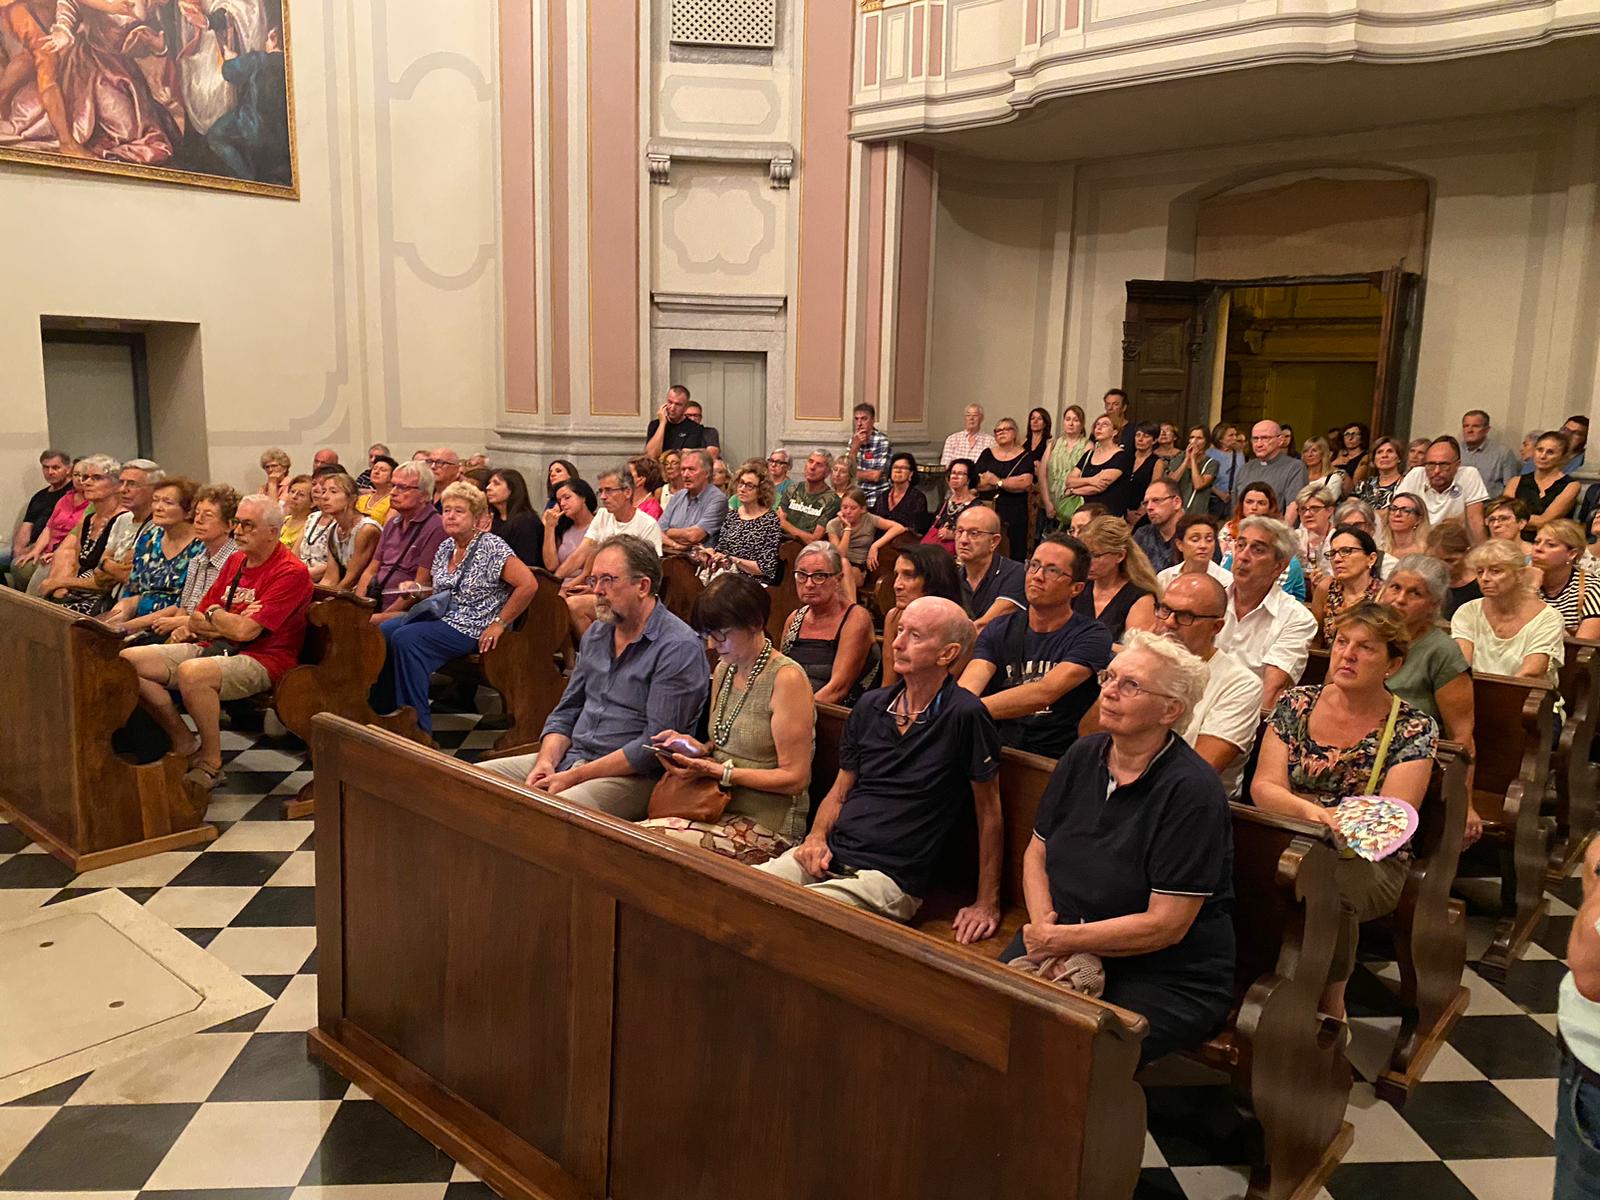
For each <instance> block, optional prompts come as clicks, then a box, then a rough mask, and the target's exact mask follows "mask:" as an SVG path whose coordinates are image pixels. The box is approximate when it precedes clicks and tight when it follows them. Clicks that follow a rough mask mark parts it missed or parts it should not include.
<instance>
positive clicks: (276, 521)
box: [234, 495, 283, 529]
mask: <svg viewBox="0 0 1600 1200" xmlns="http://www.w3.org/2000/svg"><path fill="white" fill-rule="evenodd" d="M246 504H249V505H251V506H252V507H254V508H255V510H256V518H257V520H259V521H260V522H261V524H262V525H264V526H266V527H267V528H268V529H282V528H283V505H281V504H279V503H278V502H277V501H276V500H274V499H272V498H271V497H270V496H261V495H255V496H246V497H245V498H244V499H243V500H241V501H239V506H238V508H236V509H235V510H234V511H235V512H236V513H239V512H243V511H244V506H245V505H246Z"/></svg>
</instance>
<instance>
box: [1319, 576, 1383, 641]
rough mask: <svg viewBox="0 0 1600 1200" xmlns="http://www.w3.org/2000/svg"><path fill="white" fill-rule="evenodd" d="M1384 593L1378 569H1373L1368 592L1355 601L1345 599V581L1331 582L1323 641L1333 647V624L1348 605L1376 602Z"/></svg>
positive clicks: (1323, 616) (1324, 610)
mask: <svg viewBox="0 0 1600 1200" xmlns="http://www.w3.org/2000/svg"><path fill="white" fill-rule="evenodd" d="M1382 593H1383V579H1382V577H1381V576H1380V575H1379V574H1378V569H1377V568H1376V567H1374V568H1373V569H1372V578H1371V579H1369V580H1368V581H1367V590H1366V591H1365V592H1364V593H1363V594H1362V595H1360V596H1358V597H1357V598H1356V599H1354V600H1349V601H1347V600H1346V599H1345V596H1344V580H1342V579H1334V580H1331V581H1330V582H1329V583H1328V600H1327V606H1326V607H1325V608H1324V609H1323V612H1322V640H1323V641H1325V642H1327V643H1328V645H1330V646H1331V645H1333V623H1334V622H1335V621H1337V620H1338V619H1339V618H1340V616H1342V615H1343V613H1344V610H1345V607H1346V606H1347V605H1349V606H1351V607H1354V606H1355V605H1357V604H1359V603H1361V601H1363V600H1376V599H1377V598H1378V597H1379V596H1380V595H1381V594H1382Z"/></svg>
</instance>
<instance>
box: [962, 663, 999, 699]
mask: <svg viewBox="0 0 1600 1200" xmlns="http://www.w3.org/2000/svg"><path fill="white" fill-rule="evenodd" d="M998 669H999V668H998V667H996V666H995V664H994V663H992V662H986V661H985V660H983V659H981V658H975V659H973V660H972V661H971V662H969V663H968V664H967V666H966V669H965V670H964V671H962V672H961V678H960V679H959V680H958V681H957V682H958V684H959V685H960V686H961V688H962V689H964V690H965V691H969V692H971V693H972V694H973V695H974V696H981V695H983V689H984V688H986V687H988V686H989V681H990V680H991V679H993V678H994V673H995V671H997V670H998Z"/></svg>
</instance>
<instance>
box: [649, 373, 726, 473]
mask: <svg viewBox="0 0 1600 1200" xmlns="http://www.w3.org/2000/svg"><path fill="white" fill-rule="evenodd" d="M709 432H710V433H712V434H715V433H716V430H710V431H709ZM707 433H708V431H707V429H706V427H705V426H704V425H702V424H700V422H698V421H691V420H690V419H689V389H688V388H686V387H684V386H683V384H681V383H675V384H673V385H672V386H671V387H669V388H668V389H667V398H666V400H665V401H663V402H662V405H661V408H660V409H659V410H658V411H657V412H656V415H655V417H654V418H653V419H652V420H651V422H650V425H649V427H648V428H647V429H646V430H645V432H644V452H645V454H646V455H647V456H649V457H650V458H660V457H661V456H662V455H663V454H665V453H666V452H667V451H668V450H710V451H712V452H713V455H715V454H716V453H720V452H721V449H722V448H721V447H720V446H718V445H716V444H715V442H713V441H712V440H711V439H710V438H709V437H708V436H707Z"/></svg>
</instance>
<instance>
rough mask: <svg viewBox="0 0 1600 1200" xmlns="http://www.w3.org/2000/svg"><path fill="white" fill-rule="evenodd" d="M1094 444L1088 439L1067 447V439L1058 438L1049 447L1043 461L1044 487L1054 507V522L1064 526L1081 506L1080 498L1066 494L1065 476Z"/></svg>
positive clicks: (1084, 438)
mask: <svg viewBox="0 0 1600 1200" xmlns="http://www.w3.org/2000/svg"><path fill="white" fill-rule="evenodd" d="M1093 445H1094V443H1093V442H1091V441H1090V440H1089V439H1088V438H1086V437H1082V438H1079V439H1078V444H1077V445H1076V446H1068V445H1067V439H1066V438H1064V437H1058V438H1057V439H1056V440H1055V444H1054V445H1053V446H1051V447H1050V457H1049V458H1047V459H1046V460H1045V465H1044V481H1045V487H1047V488H1048V489H1049V490H1050V502H1051V503H1052V504H1054V505H1055V506H1056V520H1057V521H1059V522H1060V523H1061V524H1062V525H1065V524H1066V523H1067V522H1068V521H1070V520H1071V519H1072V514H1073V513H1075V512H1077V511H1078V509H1079V508H1081V507H1082V506H1083V497H1082V496H1069V495H1067V492H1066V487H1067V476H1068V475H1070V474H1071V473H1072V468H1073V467H1075V466H1077V465H1078V464H1079V463H1080V462H1082V461H1083V456H1084V455H1086V454H1088V453H1089V450H1090V448H1091V447H1093Z"/></svg>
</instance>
